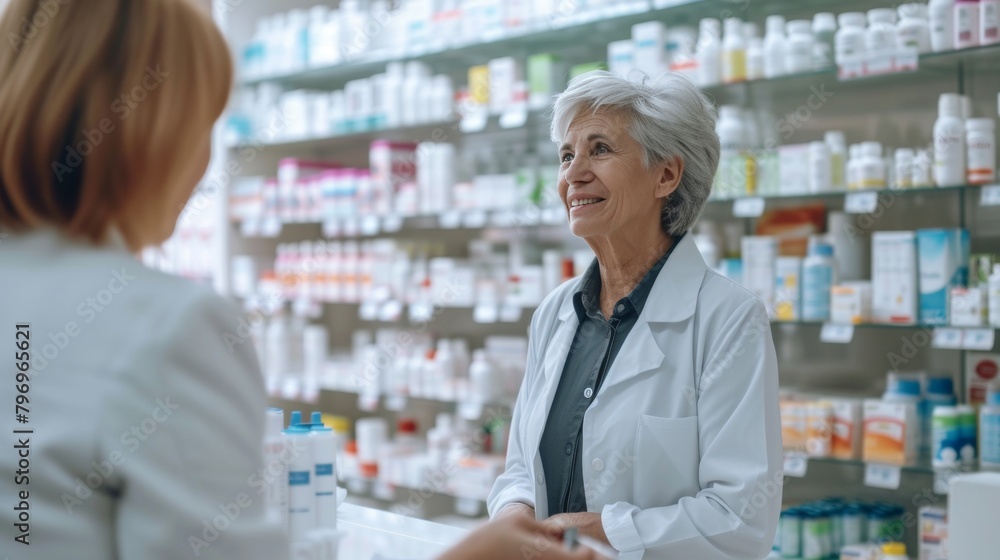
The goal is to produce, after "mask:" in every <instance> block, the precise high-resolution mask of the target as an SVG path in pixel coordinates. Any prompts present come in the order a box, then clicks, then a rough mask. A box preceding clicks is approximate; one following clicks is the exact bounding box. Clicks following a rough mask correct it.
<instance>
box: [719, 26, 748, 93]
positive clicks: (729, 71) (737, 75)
mask: <svg viewBox="0 0 1000 560" xmlns="http://www.w3.org/2000/svg"><path fill="white" fill-rule="evenodd" d="M725 25H726V28H725V35H724V36H723V39H722V81H723V83H726V84H732V83H735V82H742V81H745V80H746V79H747V44H746V40H745V39H744V38H743V21H742V20H741V19H740V18H727V19H726V24H725Z"/></svg>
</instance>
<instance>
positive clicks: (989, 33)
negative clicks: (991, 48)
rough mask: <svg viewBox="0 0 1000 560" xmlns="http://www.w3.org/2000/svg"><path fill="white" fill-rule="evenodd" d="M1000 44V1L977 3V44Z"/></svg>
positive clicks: (989, 0)
mask: <svg viewBox="0 0 1000 560" xmlns="http://www.w3.org/2000/svg"><path fill="white" fill-rule="evenodd" d="M996 43H1000V0H980V2H979V44H980V45H993V44H996Z"/></svg>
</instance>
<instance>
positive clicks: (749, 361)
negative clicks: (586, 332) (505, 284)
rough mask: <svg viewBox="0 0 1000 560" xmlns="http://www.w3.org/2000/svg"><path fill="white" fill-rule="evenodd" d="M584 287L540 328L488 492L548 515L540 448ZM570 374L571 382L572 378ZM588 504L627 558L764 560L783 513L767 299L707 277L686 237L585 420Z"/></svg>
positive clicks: (565, 296)
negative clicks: (502, 462)
mask: <svg viewBox="0 0 1000 560" xmlns="http://www.w3.org/2000/svg"><path fill="white" fill-rule="evenodd" d="M578 284H579V279H577V280H573V281H569V282H566V283H564V284H563V285H562V286H560V287H559V288H558V289H556V290H555V291H554V292H553V293H552V294H550V295H549V297H547V298H546V299H545V301H544V302H543V303H542V304H541V306H540V307H539V308H538V310H537V311H536V312H535V315H534V317H533V318H532V321H531V331H530V336H529V338H530V340H529V344H528V362H527V371H526V373H525V378H524V382H523V384H522V386H521V390H520V393H519V395H518V397H517V403H516V405H515V407H514V417H513V420H512V423H511V428H510V443H509V448H508V452H507V464H506V471H505V472H504V473H503V474H502V475H501V476H500V477H499V478H498V479H497V481H496V483H495V485H494V487H493V491H492V492H491V494H490V497H489V511H490V514H491V515H495V514H496V513H497V512H498V511H499V510H500V509H502V508H503V507H505V506H507V505H510V504H512V503H515V502H521V503H524V504H528V505H531V506H533V507H534V508H535V512H536V515H537V517H538V518H539V519H544V518H546V517H547V516H548V513H547V509H548V508H547V505H546V500H547V498H546V492H545V487H544V484H545V476H544V474H543V472H542V461H541V456H540V454H539V451H538V446H539V442H540V441H541V437H542V431H543V430H544V428H545V424H546V421H547V419H548V414H549V408H550V406H551V403H552V398H553V395H554V394H555V391H556V387H557V386H558V384H559V377H560V375H562V373H563V366H564V364H565V362H566V356H567V352H568V350H569V347H570V345H571V344H572V342H573V338H574V336H575V334H576V330H577V326H578V325H579V321H578V319H577V316H576V311H575V309H574V306H573V293H574V292H575V291H576V290H577V287H578ZM568 374H572V372H569V373H568ZM581 453H582V455H581V461H582V466H583V477H584V486H585V491H586V498H587V510H588V511H591V512H600V513H601V520H602V524H603V527H604V531H605V533H606V534H607V536H608V539H609V541H610V542H611V544H612V546H614V547H615V548H616V549H617V550H618V551H619V552H620V558H621V559H622V560H633V559H638V558H645V559H647V560H648V559H659V558H663V559H667V558H670V559H684V560H689V559H690V560H695V559H696V560H714V559H737V558H738V559H740V560H746V559H754V558H764V557H766V556H767V555H768V553H769V551H770V550H771V545H772V543H773V539H774V534H775V530H776V528H777V523H778V515H779V512H780V508H781V483H782V448H781V426H780V417H779V412H778V366H777V359H776V356H775V352H774V344H773V342H772V339H771V331H770V324H769V322H768V317H767V315H766V312H765V309H764V304H763V303H762V302H761V301H760V299H758V298H757V297H755V296H754V295H753V294H752V293H751V292H749V291H748V290H746V289H745V288H743V287H742V286H740V285H739V284H737V283H735V282H733V281H731V280H729V279H727V278H725V277H723V276H721V275H719V274H717V273H715V272H714V271H711V270H708V268H707V267H706V266H705V261H704V260H703V259H702V257H701V254H700V253H699V252H698V249H697V248H696V247H695V244H694V241H693V240H692V238H691V236H685V237H684V238H683V239H682V240H681V242H680V244H679V245H678V246H677V247H676V248H675V250H674V252H673V254H672V255H671V256H670V258H669V259H668V260H667V263H666V264H665V265H664V268H663V270H662V271H661V272H660V274H659V276H658V277H657V278H656V281H655V282H654V284H653V287H652V290H651V292H650V294H649V298H648V299H647V301H646V304H645V306H644V307H643V309H642V312H641V313H640V315H639V318H638V321H637V322H636V325H635V327H633V329H632V331H631V332H630V333H629V335H628V337H627V338H626V340H625V343H624V346H622V348H621V351H620V352H619V353H618V356H617V357H616V358H615V361H614V363H613V364H612V365H611V368H610V370H609V371H608V373H607V377H606V378H605V380H604V383H603V385H602V386H601V389H600V391H599V393H598V395H597V396H596V397H594V400H593V402H592V403H591V406H590V407H589V409H588V410H587V413H586V415H585V416H584V421H583V447H582V450H581Z"/></svg>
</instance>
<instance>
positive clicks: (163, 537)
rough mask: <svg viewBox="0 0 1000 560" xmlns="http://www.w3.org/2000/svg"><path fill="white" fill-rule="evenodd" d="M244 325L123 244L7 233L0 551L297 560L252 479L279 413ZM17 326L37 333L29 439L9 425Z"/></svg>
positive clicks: (203, 291)
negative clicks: (23, 464) (270, 413)
mask: <svg viewBox="0 0 1000 560" xmlns="http://www.w3.org/2000/svg"><path fill="white" fill-rule="evenodd" d="M239 319H240V315H239V311H238V309H237V308H236V307H235V306H233V305H232V304H230V303H229V302H227V301H225V300H223V299H222V298H221V297H219V296H218V295H217V294H215V293H214V292H213V291H212V289H211V288H210V287H208V286H199V285H197V284H194V283H192V282H190V281H187V280H183V279H181V278H178V277H174V276H170V275H167V274H163V273H161V272H157V271H154V270H150V269H148V268H146V267H144V266H143V265H142V263H140V262H138V261H137V260H136V259H135V258H133V257H132V255H130V254H129V252H128V251H127V250H126V248H125V246H124V245H123V244H122V243H121V241H120V239H118V238H115V239H114V240H112V242H111V243H109V244H108V245H106V246H103V247H93V246H89V245H87V244H84V243H80V242H75V241H71V240H68V239H66V238H64V237H62V236H61V235H59V234H58V233H56V232H55V231H54V230H51V229H46V230H41V231H35V232H32V233H28V234H7V235H4V234H3V233H2V232H0V333H2V335H0V346H3V348H4V349H5V350H4V357H3V361H2V363H3V365H2V366H0V371H2V372H3V377H4V382H3V383H0V402H3V403H4V406H5V407H10V408H9V410H8V411H7V412H6V413H9V414H10V416H9V417H7V418H6V419H5V422H4V426H6V427H7V428H6V429H5V430H4V434H5V435H4V436H2V437H3V440H4V441H3V444H2V445H3V452H2V453H0V471H3V472H4V473H7V474H8V475H10V476H4V477H3V478H2V479H0V496H3V497H4V507H2V508H0V527H2V528H0V538H2V541H3V544H2V545H0V550H4V551H9V553H11V557H19V558H52V559H56V558H75V559H82V560H109V559H118V560H160V559H163V560H166V559H171V560H174V559H180V558H198V559H199V560H205V559H219V560H222V559H226V560H228V559H232V558H246V559H260V560H277V559H280V558H287V557H288V544H287V540H286V537H285V536H284V531H282V529H281V528H280V526H279V525H278V524H277V523H275V522H274V521H273V520H268V519H266V518H265V509H264V500H263V496H262V494H261V493H260V492H259V490H260V485H259V483H258V480H259V479H251V477H252V476H255V473H257V474H259V471H260V469H261V468H262V466H263V453H262V447H261V444H262V437H263V431H264V415H265V408H266V406H267V400H266V395H265V392H264V384H263V380H262V376H261V374H260V369H259V366H258V364H257V358H256V355H255V353H254V351H253V348H252V344H251V342H250V340H249V338H248V337H247V336H246V335H249V332H248V331H247V330H246V329H245V328H241V323H240V320H239ZM18 323H30V325H31V329H30V333H31V338H30V350H29V353H30V355H31V358H32V360H31V362H32V368H31V370H30V390H29V392H28V393H27V394H28V397H29V399H30V403H29V404H28V405H27V408H28V409H30V415H29V422H28V424H25V425H21V424H16V426H17V427H18V428H23V427H27V428H29V429H33V430H34V432H33V433H32V434H28V435H22V434H12V433H11V429H10V427H9V426H11V425H12V424H13V421H14V398H15V394H14V391H15V388H14V363H13V360H14V351H15V346H14V336H15V335H14V332H15V324H18ZM227 333H228V334H229V335H231V336H232V337H233V338H228V343H227V337H226V335H227ZM22 437H27V438H30V442H28V447H29V449H30V451H29V461H30V466H29V469H28V470H30V474H29V475H28V480H27V481H25V482H27V484H22V485H18V484H16V483H15V477H14V476H13V474H12V473H14V471H15V469H16V468H17V461H18V457H16V456H15V454H14V447H13V446H14V445H15V443H16V438H22ZM20 491H28V492H29V499H28V500H26V501H27V502H28V504H29V505H30V510H29V511H30V514H29V515H30V520H29V525H30V532H29V536H28V539H29V542H30V545H29V546H24V545H22V544H18V543H17V542H15V541H14V538H15V537H16V536H17V535H18V534H19V532H17V531H16V529H15V526H14V523H16V522H17V521H15V514H17V513H18V512H15V511H14V510H13V509H12V507H13V506H14V505H15V504H14V497H15V496H17V495H18V492H20ZM208 525H214V526H215V527H214V528H212V529H211V530H209V529H208V528H207V526H208ZM192 539H196V540H192ZM197 539H200V540H197ZM202 544H206V545H207V546H202ZM0 556H2V554H0Z"/></svg>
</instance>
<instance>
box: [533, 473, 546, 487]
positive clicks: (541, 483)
mask: <svg viewBox="0 0 1000 560" xmlns="http://www.w3.org/2000/svg"><path fill="white" fill-rule="evenodd" d="M535 480H537V481H538V485H539V486H544V485H545V477H544V476H543V475H542V474H540V473H539V474H538V475H537V476H536V477H535Z"/></svg>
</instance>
